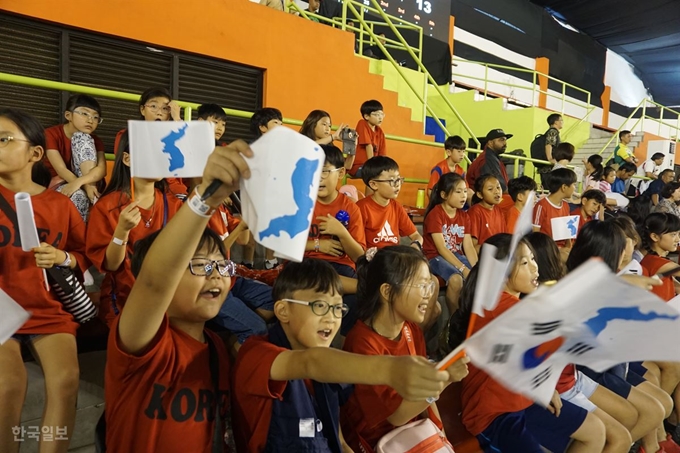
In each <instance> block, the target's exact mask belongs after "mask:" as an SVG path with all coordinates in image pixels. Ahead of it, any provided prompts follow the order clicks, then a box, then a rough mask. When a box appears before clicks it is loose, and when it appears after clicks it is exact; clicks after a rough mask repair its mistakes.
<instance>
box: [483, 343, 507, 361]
mask: <svg viewBox="0 0 680 453" xmlns="http://www.w3.org/2000/svg"><path fill="white" fill-rule="evenodd" d="M511 350H512V345H511V344H497V345H494V347H493V348H492V349H491V358H490V359H489V363H505V362H507V361H508V357H509V356H510V351H511Z"/></svg>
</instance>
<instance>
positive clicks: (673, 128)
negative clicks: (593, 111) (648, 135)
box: [598, 99, 680, 162]
mask: <svg viewBox="0 0 680 453" xmlns="http://www.w3.org/2000/svg"><path fill="white" fill-rule="evenodd" d="M648 106H649V107H650V108H654V109H659V118H655V117H653V116H650V115H648V114H647V107H648ZM664 112H670V113H672V114H673V115H675V116H676V120H675V123H674V124H671V123H667V122H666V121H664V117H663V115H664ZM636 116H637V118H636ZM645 120H647V122H648V123H649V122H650V121H651V122H653V123H657V124H658V129H657V134H656V135H658V136H660V137H663V135H662V127H664V126H665V127H667V128H668V131H669V133H668V134H667V135H668V137H665V138H668V139H671V140H674V141H678V138H679V134H680V112H678V111H677V110H673V109H671V108H669V107H666V106H664V105H661V104H659V103H658V102H654V101H652V100H650V99H643V100H642V101H640V103H639V104H638V106H637V107H635V109H634V110H633V112H632V113H631V114H630V115H629V116H628V118H626V120H625V121H624V122H623V124H622V125H621V127H619V128H618V129H617V130H616V132H614V135H612V137H611V138H610V139H609V141H608V142H607V143H606V144H605V145H604V146H603V147H602V149H601V150H600V152H599V153H598V154H600V155H602V153H604V152H605V151H606V150H607V148H608V147H609V145H611V144H612V142H613V141H614V140H618V137H619V133H620V132H621V131H626V130H628V131H631V132H635V131H636V130H637V129H638V126H639V130H640V132H642V133H644V132H646V131H645ZM631 121H635V122H634V123H633V125H632V126H630V122H631ZM673 132H675V134H673ZM613 156H614V151H612V153H611V155H609V156H608V157H607V158H606V159H604V160H605V162H606V161H607V160H609V159H611V158H612V157H613Z"/></svg>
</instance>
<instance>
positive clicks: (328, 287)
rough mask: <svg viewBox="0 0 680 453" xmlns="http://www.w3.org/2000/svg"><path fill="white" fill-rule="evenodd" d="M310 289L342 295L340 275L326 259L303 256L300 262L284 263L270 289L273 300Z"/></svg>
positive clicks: (286, 297)
mask: <svg viewBox="0 0 680 453" xmlns="http://www.w3.org/2000/svg"><path fill="white" fill-rule="evenodd" d="M305 290H312V291H316V292H317V293H323V294H330V295H331V296H334V295H336V294H339V295H342V292H343V290H342V283H341V282H340V276H339V275H338V273H337V272H336V271H335V269H333V266H331V265H330V264H328V262H327V261H324V260H319V259H314V258H305V259H304V260H302V262H300V263H293V262H290V263H288V264H286V265H285V266H284V268H283V270H282V271H281V273H280V274H279V276H278V277H277V278H276V283H274V288H273V290H272V299H274V301H277V300H281V299H289V298H291V297H293V293H295V292H296V291H305Z"/></svg>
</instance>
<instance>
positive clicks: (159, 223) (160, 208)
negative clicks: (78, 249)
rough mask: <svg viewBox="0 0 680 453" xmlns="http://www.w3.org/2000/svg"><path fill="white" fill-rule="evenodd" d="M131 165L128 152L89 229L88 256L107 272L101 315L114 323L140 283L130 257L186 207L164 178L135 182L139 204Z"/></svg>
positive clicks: (118, 161) (118, 157)
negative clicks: (140, 241)
mask: <svg viewBox="0 0 680 453" xmlns="http://www.w3.org/2000/svg"><path fill="white" fill-rule="evenodd" d="M129 164H130V155H129V153H128V152H127V151H121V152H120V153H118V154H117V155H116V161H115V163H114V166H113V174H112V175H111V180H110V181H109V184H108V185H107V186H106V190H104V193H103V194H102V197H101V198H100V200H99V201H98V202H97V203H96V204H95V205H94V206H93V207H92V210H91V211H90V220H89V222H90V227H89V228H88V229H87V241H86V253H87V257H88V258H89V259H90V261H92V264H94V266H95V267H97V269H98V270H99V272H102V273H105V274H106V276H105V277H104V281H103V282H102V285H101V296H100V316H101V317H103V318H104V319H105V320H106V323H107V324H109V325H110V324H111V322H112V321H113V319H114V318H115V317H116V315H117V314H118V313H119V312H120V310H122V308H123V306H124V305H125V302H126V300H127V296H128V294H129V293H130V290H131V289H132V284H133V283H134V280H135V279H134V277H133V276H132V272H131V271H130V259H129V257H130V256H131V255H132V252H133V250H134V245H135V242H137V241H138V240H140V239H143V238H145V237H147V236H148V235H150V234H151V233H154V232H156V231H158V230H160V229H161V228H163V226H164V225H165V224H166V223H167V222H168V220H170V218H172V216H173V215H174V214H175V213H176V212H177V210H178V209H179V208H180V206H181V205H182V202H181V201H180V200H179V199H177V198H176V197H173V196H172V195H170V194H168V193H167V191H166V190H165V189H166V187H167V185H166V184H165V181H164V180H159V181H154V180H149V179H143V178H134V180H133V182H132V183H133V184H134V192H135V200H134V201H131V199H130V195H131V192H130V179H131V178H130V167H129Z"/></svg>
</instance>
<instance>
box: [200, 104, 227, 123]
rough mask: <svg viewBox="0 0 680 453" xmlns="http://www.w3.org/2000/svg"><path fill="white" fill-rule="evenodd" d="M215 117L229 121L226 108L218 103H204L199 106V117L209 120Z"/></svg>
mask: <svg viewBox="0 0 680 453" xmlns="http://www.w3.org/2000/svg"><path fill="white" fill-rule="evenodd" d="M210 117H213V118H215V119H216V120H218V121H224V122H226V121H227V114H226V113H224V109H223V108H222V107H220V106H219V105H217V104H203V105H201V106H199V107H198V118H199V119H202V120H207V119H208V118H210Z"/></svg>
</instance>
